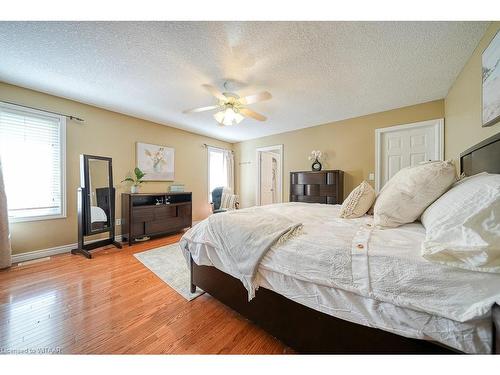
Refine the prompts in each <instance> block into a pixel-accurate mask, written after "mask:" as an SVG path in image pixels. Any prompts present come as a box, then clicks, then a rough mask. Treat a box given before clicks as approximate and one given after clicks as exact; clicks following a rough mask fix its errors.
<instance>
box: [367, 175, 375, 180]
mask: <svg viewBox="0 0 500 375" xmlns="http://www.w3.org/2000/svg"><path fill="white" fill-rule="evenodd" d="M368 179H369V180H370V181H374V180H375V173H370V174H369V175H368Z"/></svg>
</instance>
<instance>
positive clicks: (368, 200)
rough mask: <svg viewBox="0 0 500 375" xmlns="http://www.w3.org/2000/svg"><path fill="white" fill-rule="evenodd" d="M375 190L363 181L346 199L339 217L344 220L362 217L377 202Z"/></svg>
mask: <svg viewBox="0 0 500 375" xmlns="http://www.w3.org/2000/svg"><path fill="white" fill-rule="evenodd" d="M375 196H376V194H375V190H373V188H372V187H371V185H370V184H369V183H368V182H366V181H363V182H362V183H361V184H359V185H358V186H357V187H356V188H355V189H354V190H353V191H351V194H349V196H348V197H347V198H346V200H345V201H344V203H342V207H341V208H340V212H339V217H341V218H344V219H355V218H357V217H361V216H363V215H364V214H366V212H367V211H368V210H369V209H370V207H371V206H372V204H373V202H374V201H375Z"/></svg>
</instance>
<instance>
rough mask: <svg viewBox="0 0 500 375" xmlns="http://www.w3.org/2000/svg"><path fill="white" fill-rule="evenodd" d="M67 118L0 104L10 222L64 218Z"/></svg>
mask: <svg viewBox="0 0 500 375" xmlns="http://www.w3.org/2000/svg"><path fill="white" fill-rule="evenodd" d="M65 142H66V118H65V117H63V116H59V115H54V114H51V113H46V112H43V111H38V110H32V109H25V108H23V107H19V106H15V105H11V104H4V103H0V158H1V161H2V168H3V177H4V183H5V191H6V194H7V206H8V209H9V219H10V220H11V221H14V222H16V221H32V220H45V219H53V218H54V219H55V218H61V217H66V199H65V186H66V183H65V182H66V181H65V180H66V179H65V177H66V176H65V167H64V164H65V157H66V155H65V154H66V152H65V151H66V149H65Z"/></svg>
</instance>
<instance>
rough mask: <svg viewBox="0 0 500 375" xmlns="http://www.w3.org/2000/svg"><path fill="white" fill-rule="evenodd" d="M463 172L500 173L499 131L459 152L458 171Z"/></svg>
mask: <svg viewBox="0 0 500 375" xmlns="http://www.w3.org/2000/svg"><path fill="white" fill-rule="evenodd" d="M463 172H465V174H466V175H467V176H472V175H474V174H477V173H481V172H488V173H500V133H498V134H495V135H494V136H492V137H490V138H487V139H485V140H484V141H482V142H480V143H478V144H477V145H475V146H472V147H471V148H469V149H468V150H465V151H464V152H462V153H461V154H460V173H463Z"/></svg>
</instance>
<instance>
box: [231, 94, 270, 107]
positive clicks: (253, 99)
mask: <svg viewBox="0 0 500 375" xmlns="http://www.w3.org/2000/svg"><path fill="white" fill-rule="evenodd" d="M271 98H272V95H271V93H270V92H267V91H262V92H259V93H258V94H253V95H248V96H244V97H243V98H240V99H239V100H238V101H239V102H240V103H241V104H243V105H247V104H253V103H257V102H263V101H264V100H269V99H271Z"/></svg>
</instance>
